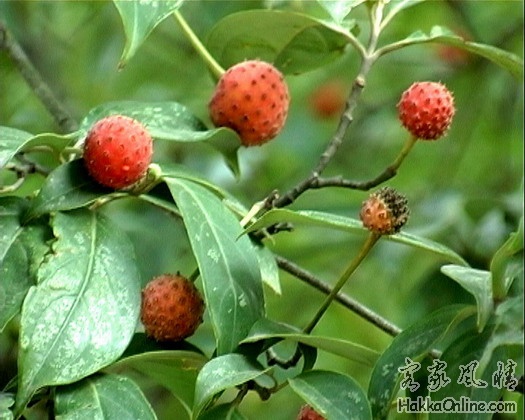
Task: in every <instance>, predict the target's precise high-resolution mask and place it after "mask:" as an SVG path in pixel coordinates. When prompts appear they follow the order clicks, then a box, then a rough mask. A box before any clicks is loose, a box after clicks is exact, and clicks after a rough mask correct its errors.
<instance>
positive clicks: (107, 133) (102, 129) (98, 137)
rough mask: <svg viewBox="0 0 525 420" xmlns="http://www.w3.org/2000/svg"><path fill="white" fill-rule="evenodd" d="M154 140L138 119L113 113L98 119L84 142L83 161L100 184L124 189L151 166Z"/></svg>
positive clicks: (137, 179) (138, 178)
mask: <svg viewBox="0 0 525 420" xmlns="http://www.w3.org/2000/svg"><path fill="white" fill-rule="evenodd" d="M152 154H153V141H152V138H151V136H150V135H149V133H148V132H147V130H146V128H145V127H144V126H143V125H142V124H141V123H140V122H138V121H137V120H134V119H133V118H129V117H126V116H123V115H112V116H109V117H105V118H103V119H101V120H99V121H97V122H96V123H95V124H94V125H93V127H92V128H91V130H90V131H89V133H88V135H87V137H86V139H85V142H84V164H85V166H86V169H87V171H88V173H89V174H90V175H91V177H92V178H94V179H95V180H96V181H97V182H98V183H99V184H101V185H104V186H106V187H109V188H113V189H122V188H126V187H129V186H131V185H133V184H134V183H135V182H137V181H139V180H140V179H141V178H142V177H143V176H144V175H145V173H146V171H147V170H148V165H149V164H150V163H151V157H152Z"/></svg>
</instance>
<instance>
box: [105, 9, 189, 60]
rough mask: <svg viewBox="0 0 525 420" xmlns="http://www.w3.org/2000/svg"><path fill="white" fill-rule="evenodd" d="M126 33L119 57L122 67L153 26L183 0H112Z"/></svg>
mask: <svg viewBox="0 0 525 420" xmlns="http://www.w3.org/2000/svg"><path fill="white" fill-rule="evenodd" d="M113 3H114V4H115V6H116V8H117V10H118V12H119V13H120V18H121V19H122V23H123V25H124V33H125V34H126V45H125V47H124V51H123V53H122V57H121V58H120V63H119V68H122V67H124V66H125V65H126V63H127V62H128V61H129V60H130V59H131V57H133V55H134V54H135V53H136V52H137V50H138V48H139V47H140V46H141V45H142V44H143V43H144V41H145V40H146V38H147V37H148V36H149V34H150V33H151V32H152V31H153V29H155V27H156V26H157V25H158V24H159V23H160V22H162V21H163V20H164V19H165V18H166V17H168V16H169V15H170V14H171V13H173V12H174V11H175V10H177V9H178V8H179V7H180V6H181V5H182V3H183V0H140V1H129V0H113Z"/></svg>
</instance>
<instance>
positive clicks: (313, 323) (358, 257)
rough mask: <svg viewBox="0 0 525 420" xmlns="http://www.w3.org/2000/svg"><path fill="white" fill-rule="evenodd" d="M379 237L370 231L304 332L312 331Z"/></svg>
mask: <svg viewBox="0 0 525 420" xmlns="http://www.w3.org/2000/svg"><path fill="white" fill-rule="evenodd" d="M380 237H381V235H380V234H377V233H375V232H370V234H369V235H368V238H367V239H366V241H365V243H364V244H363V246H362V247H361V249H360V251H359V253H358V254H357V255H356V256H355V257H354V259H353V260H352V261H350V264H349V265H348V267H347V268H346V270H345V271H344V273H343V274H342V275H341V277H340V278H339V280H338V281H337V283H336V285H335V286H334V288H333V289H332V291H331V292H330V294H329V295H328V296H327V297H326V299H325V301H324V302H323V304H322V305H321V307H320V308H319V309H318V311H317V313H316V314H315V316H314V317H313V318H312V320H311V321H310V323H309V324H308V325H307V326H306V327H305V328H304V329H303V332H304V333H306V334H310V333H311V332H312V330H313V329H314V328H315V326H316V325H317V323H318V322H319V321H320V319H321V318H322V316H323V315H324V313H325V312H326V310H327V309H328V307H329V306H330V304H331V303H332V301H333V300H334V298H335V297H336V296H337V294H338V293H339V291H340V290H341V289H342V287H343V286H344V285H345V284H346V282H347V281H348V279H349V278H350V277H351V276H352V274H353V273H354V271H355V270H356V269H357V267H359V265H360V264H361V262H362V261H363V260H364V259H365V257H366V256H367V255H368V253H369V252H370V251H371V250H372V248H373V247H374V245H375V244H376V242H377V241H378V240H379V238H380Z"/></svg>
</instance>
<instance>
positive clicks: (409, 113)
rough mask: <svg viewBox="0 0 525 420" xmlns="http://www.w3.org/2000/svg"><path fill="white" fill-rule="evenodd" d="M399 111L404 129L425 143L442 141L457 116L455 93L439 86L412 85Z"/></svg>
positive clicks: (402, 98) (441, 85)
mask: <svg viewBox="0 0 525 420" xmlns="http://www.w3.org/2000/svg"><path fill="white" fill-rule="evenodd" d="M397 109H398V113H399V119H400V120H401V123H402V124H403V126H404V127H405V128H406V129H407V130H408V131H409V132H410V133H411V134H412V135H413V136H414V137H417V138H419V139H423V140H437V139H439V138H440V137H442V136H443V135H444V134H445V133H446V132H447V130H448V128H449V127H450V124H451V123H452V119H453V117H454V114H455V112H456V109H455V107H454V97H453V96H452V93H451V92H450V91H449V90H448V89H447V87H446V86H445V85H444V84H442V83H438V82H416V83H413V84H412V85H411V86H410V87H409V88H408V89H407V90H405V91H404V92H403V94H402V95H401V99H400V101H399V102H398V104H397Z"/></svg>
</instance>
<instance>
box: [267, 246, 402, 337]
mask: <svg viewBox="0 0 525 420" xmlns="http://www.w3.org/2000/svg"><path fill="white" fill-rule="evenodd" d="M276 261H277V265H278V266H279V268H280V269H282V270H284V271H286V272H287V273H290V274H291V275H293V276H294V277H297V278H298V279H300V280H303V281H304V282H306V283H308V284H309V285H310V286H312V287H314V288H316V289H317V290H319V291H321V292H323V293H325V294H329V293H330V292H331V291H332V288H331V286H330V285H329V284H327V283H325V282H324V281H322V280H321V279H319V278H318V277H316V276H314V275H313V274H312V273H310V272H309V271H307V270H305V269H304V268H302V267H300V266H298V265H297V264H295V263H293V262H292V261H289V260H287V259H286V258H283V257H281V256H276ZM335 300H336V301H337V302H339V303H340V304H342V305H343V306H344V307H346V308H348V309H350V310H351V311H352V312H354V313H355V314H357V315H359V316H360V317H361V318H363V319H365V320H366V321H368V322H370V323H371V324H373V325H375V326H376V327H378V328H379V329H380V330H382V331H384V332H386V333H387V334H389V335H391V336H392V337H395V336H396V335H398V334H399V333H400V332H401V331H402V330H401V328H399V327H398V326H396V325H394V324H392V323H391V322H390V321H388V320H387V319H385V318H383V317H382V316H381V315H379V314H377V313H375V312H374V311H372V310H371V309H369V308H367V307H366V306H364V305H363V304H361V303H359V302H357V301H356V300H355V299H353V298H351V297H350V296H348V295H346V294H344V293H341V292H339V293H337V295H336V297H335Z"/></svg>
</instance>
